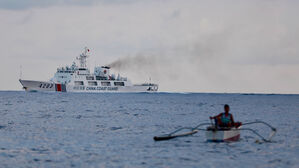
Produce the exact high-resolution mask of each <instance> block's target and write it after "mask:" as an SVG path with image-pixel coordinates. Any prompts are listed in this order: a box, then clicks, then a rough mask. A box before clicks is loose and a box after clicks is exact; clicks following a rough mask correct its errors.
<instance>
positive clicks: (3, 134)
mask: <svg viewBox="0 0 299 168" xmlns="http://www.w3.org/2000/svg"><path fill="white" fill-rule="evenodd" d="M223 104H229V105H230V106H231V113H232V114H233V115H234V118H235V120H236V121H241V122H247V121H254V120H257V119H258V120H263V121H266V122H268V123H270V124H271V125H273V126H274V127H276V128H277V130H278V132H277V134H276V136H275V137H274V138H273V142H271V143H255V141H256V140H257V139H258V137H257V136H256V135H254V134H252V133H250V132H246V131H242V132H241V140H240V141H239V142H233V143H210V142H206V139H205V134H204V132H199V133H197V134H195V135H193V136H188V137H182V138H176V139H172V140H168V141H161V142H155V141H154V140H153V136H156V135H161V134H164V133H169V132H171V131H173V130H175V129H177V128H179V127H182V126H195V125H197V124H199V123H204V122H209V119H208V117H209V116H211V115H216V114H218V113H220V112H222V111H223ZM298 121H299V95H254V94H195V93H194V94H192V93H190V94H180V93H154V94H146V93H140V94H108V93H107V94H76V93H41V92H36V93H30V92H21V91H20V92H4V91H2V92H0V167H120V168H121V167H128V168H131V167H149V168H150V167H171V168H181V167H205V168H209V167H243V168H244V167H261V168H268V167H275V168H276V167H299V159H298V158H299V126H298ZM247 128H252V129H255V130H257V131H258V132H259V133H260V134H262V135H263V136H266V137H267V136H268V134H269V133H270V129H268V128H267V127H264V126H263V125H251V126H247Z"/></svg>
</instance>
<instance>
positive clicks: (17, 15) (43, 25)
mask: <svg viewBox="0 0 299 168" xmlns="http://www.w3.org/2000/svg"><path fill="white" fill-rule="evenodd" d="M13 2H14V1H12V2H11V3H12V4H8V6H7V5H6V6H5V5H0V6H1V7H2V10H0V19H1V21H2V26H1V27H0V36H1V37H2V38H1V40H0V50H1V51H2V54H1V59H2V60H4V62H2V64H1V65H2V66H1V67H0V70H1V72H0V75H1V76H2V77H3V79H5V80H4V81H3V82H2V83H1V85H0V89H18V88H21V87H20V85H19V83H18V82H17V78H18V76H19V75H18V73H19V66H20V65H22V66H23V74H24V77H26V78H30V79H35V80H39V79H40V80H47V79H49V78H50V77H51V76H52V75H53V73H54V71H55V69H56V67H57V66H61V65H66V64H70V63H71V62H72V61H73V60H74V58H75V57H76V56H78V54H79V53H80V52H81V50H82V48H83V47H84V46H88V47H90V48H91V51H92V55H91V57H90V60H89V64H90V65H91V66H93V65H95V64H98V65H107V64H110V63H114V64H115V65H117V66H116V67H117V68H115V69H114V70H115V71H116V72H121V73H123V74H124V75H127V76H128V77H129V78H130V79H131V80H132V81H133V82H144V81H146V80H148V78H149V77H151V78H152V80H153V81H155V82H157V83H159V84H160V88H161V90H162V91H200V92H268V93H269V92H271V93H272V92H276V93H298V92H299V91H298V90H299V88H298V86H299V85H298V84H299V79H298V78H297V74H296V72H298V71H299V68H298V67H299V66H298V64H299V57H298V53H299V51H298V49H299V47H298V44H299V43H298V39H299V38H298V37H299V33H298V32H297V30H298V28H299V23H298V21H297V19H296V16H297V8H296V6H298V2H294V1H262V2H261V1H238V2H236V1H225V2H223V1H209V2H206V1H195V0H188V1H181V0H174V1H133V0H132V1H126V2H124V1H121V2H120V1H112V2H108V1H87V2H86V1H85V3H86V4H80V3H79V1H51V2H50V1H49V3H48V4H47V1H43V3H42V4H41V2H36V3H34V1H29V2H32V3H27V4H25V5H24V4H23V5H22V4H19V5H20V6H22V7H19V8H17V7H9V5H10V6H13V5H14V4H13ZM27 2H28V1H27ZM80 2H81V1H80ZM28 4H29V5H28ZM11 9H13V10H11ZM20 9H21V10H20ZM282 79H283V81H282Z"/></svg>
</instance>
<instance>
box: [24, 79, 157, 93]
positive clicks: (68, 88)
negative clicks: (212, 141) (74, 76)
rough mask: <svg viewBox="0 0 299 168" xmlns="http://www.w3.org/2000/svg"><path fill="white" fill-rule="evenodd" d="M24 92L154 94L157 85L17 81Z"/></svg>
mask: <svg viewBox="0 0 299 168" xmlns="http://www.w3.org/2000/svg"><path fill="white" fill-rule="evenodd" d="M19 81H20V83H21V84H22V86H23V89H25V90H26V91H31V92H35V91H46V92H86V93H105V92H156V91H157V90H158V86H157V85H151V84H148V85H132V86H75V85H70V84H59V83H53V82H44V81H33V80H21V79H20V80H19Z"/></svg>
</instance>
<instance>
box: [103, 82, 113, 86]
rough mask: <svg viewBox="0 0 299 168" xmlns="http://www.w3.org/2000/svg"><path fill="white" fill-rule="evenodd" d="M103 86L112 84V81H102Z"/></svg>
mask: <svg viewBox="0 0 299 168" xmlns="http://www.w3.org/2000/svg"><path fill="white" fill-rule="evenodd" d="M101 84H102V86H111V83H110V82H101Z"/></svg>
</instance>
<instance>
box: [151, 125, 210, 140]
mask: <svg viewBox="0 0 299 168" xmlns="http://www.w3.org/2000/svg"><path fill="white" fill-rule="evenodd" d="M204 125H211V124H210V123H202V124H199V125H197V126H196V127H182V128H179V129H177V130H175V131H173V132H171V133H169V134H165V135H161V136H155V137H154V140H155V141H163V140H169V139H173V138H177V137H183V136H189V135H193V134H196V133H197V132H198V131H200V130H205V129H199V127H201V126H204ZM185 129H188V130H190V132H186V133H182V134H176V133H178V132H180V131H182V130H185Z"/></svg>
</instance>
